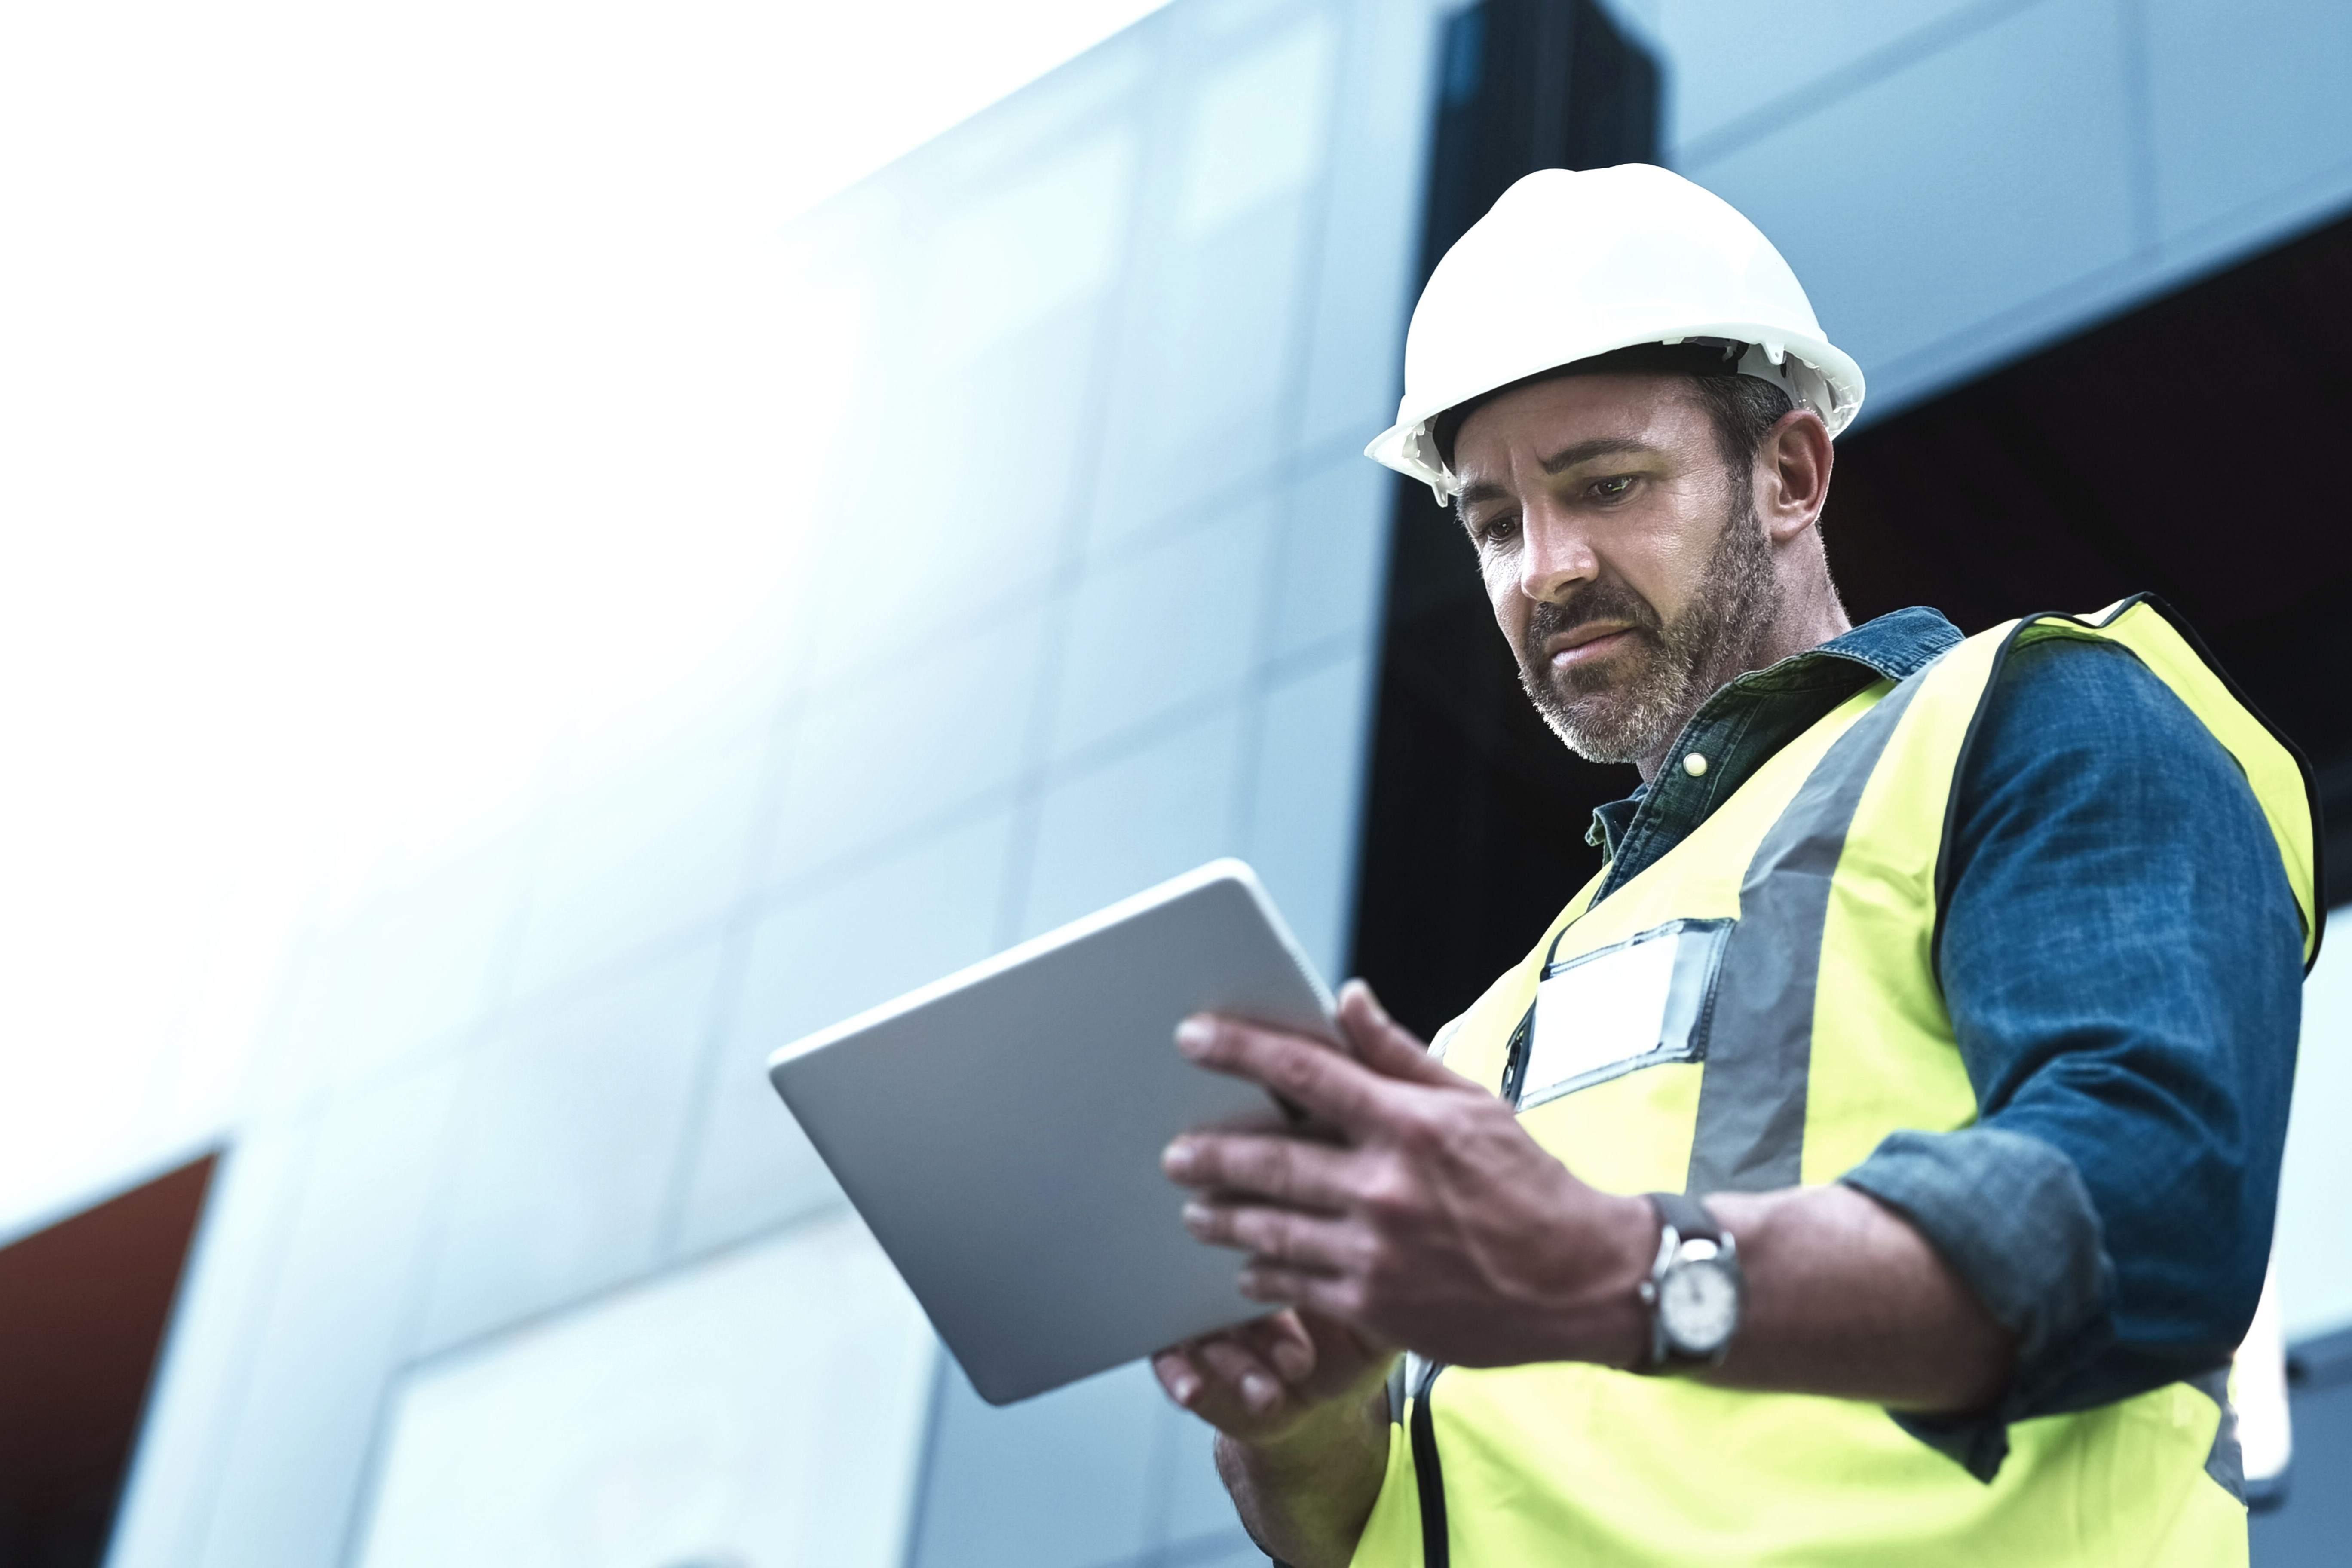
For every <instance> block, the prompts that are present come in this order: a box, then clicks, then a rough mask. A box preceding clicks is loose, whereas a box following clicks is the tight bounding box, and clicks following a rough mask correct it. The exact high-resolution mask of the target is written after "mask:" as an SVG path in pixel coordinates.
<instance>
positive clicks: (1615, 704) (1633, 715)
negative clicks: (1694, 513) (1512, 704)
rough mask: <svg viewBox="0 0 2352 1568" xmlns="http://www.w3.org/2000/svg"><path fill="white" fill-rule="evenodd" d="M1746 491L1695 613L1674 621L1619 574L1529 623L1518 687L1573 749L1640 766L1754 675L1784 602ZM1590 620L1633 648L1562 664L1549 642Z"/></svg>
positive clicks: (1702, 581)
mask: <svg viewBox="0 0 2352 1568" xmlns="http://www.w3.org/2000/svg"><path fill="white" fill-rule="evenodd" d="M1745 489H1746V487H1744V486H1743V487H1741V490H1742V492H1743V493H1742V494H1741V495H1740V499H1739V500H1738V501H1736V502H1734V503H1733V510H1732V515H1731V516H1729V517H1727V519H1726V520H1725V521H1724V527H1723V530H1722V531H1721V533H1719V534H1718V535H1717V539H1716V542H1715V547H1714V549H1712V550H1711V551H1709V552H1708V553H1707V559H1706V566H1705V568H1704V569H1703V570H1702V571H1701V573H1700V576H1699V584H1698V588H1697V590H1696V593H1695V594H1694V595H1692V597H1691V602H1690V604H1689V605H1688V606H1687V607H1685V609H1684V611H1683V613H1682V614H1681V615H1679V616H1675V618H1674V620H1673V621H1672V622H1667V621H1665V620H1664V619H1663V618H1662V617H1661V616H1659V614H1658V612H1657V610H1656V609H1655V608H1654V607H1653V606H1652V605H1651V604H1650V602H1649V601H1648V600H1647V599H1645V598H1643V596H1642V595H1639V594H1637V593H1635V592H1634V591H1633V589H1632V588H1630V587H1628V586H1626V585H1625V584H1623V583H1622V582H1620V581H1618V580H1617V579H1615V578H1613V577H1601V578H1596V579H1594V580H1593V581H1592V582H1591V583H1589V584H1585V586H1584V587H1582V588H1580V589H1579V590H1578V591H1577V593H1576V595H1575V597H1573V598H1571V599H1570V600H1569V601H1568V602H1567V603H1566V604H1564V605H1561V604H1551V603H1543V604H1538V605H1536V606H1535V608H1534V610H1533V611H1532V612H1531V613H1530V614H1529V615H1528V625H1527V630H1526V632H1525V633H1524V634H1523V636H1522V637H1521V638H1520V642H1519V646H1518V647H1517V649H1515V650H1514V651H1515V652H1516V653H1517V655H1518V661H1519V684H1520V685H1521V686H1523V687H1525V688H1526V689H1527V693H1528V700H1529V701H1531V702H1533V703H1534V704H1535V706H1536V711H1537V712H1538V713H1540V714H1542V715H1543V719H1544V722H1545V723H1547V724H1549V725H1550V726H1551V730H1552V733H1553V734H1555V735H1558V736H1559V738H1560V739H1561V740H1562V741H1564V742H1567V744H1568V748H1569V750H1570V751H1572V752H1576V753H1577V754H1578V755H1579V756H1583V757H1589V758H1591V760H1592V761H1594V762H1596V763H1638V762H1641V761H1643V759H1645V758H1647V757H1650V756H1653V755H1654V754H1656V753H1657V752H1659V751H1660V750H1661V749H1663V748H1664V746H1665V744H1666V742H1669V741H1671V740H1672V739H1674V736H1675V732H1676V731H1678V730H1680V729H1681V727H1682V726H1683V725H1684V724H1685V722H1686V721H1688V720H1689V718H1690V716H1691V715H1692V714H1693V713H1695V712H1696V711H1697V710H1698V706H1699V704H1700V703H1701V702H1703V701H1705V700H1706V698H1707V697H1708V696H1709V695H1710V694H1711V693H1713V692H1714V690H1715V689H1717V687H1719V686H1721V685H1723V684H1724V682H1726V681H1727V680H1730V679H1733V678H1734V677H1736V676H1738V675H1740V674H1742V673H1744V672H1745V671H1746V670H1747V669H1748V668H1749V666H1750V663H1751V658H1750V656H1751V655H1752V654H1753V653H1754V651H1755V650H1756V649H1757V648H1759V647H1761V646H1762V645H1763V643H1764V640H1765V637H1766V634H1767V632H1768V631H1769V628H1770V626H1772V624H1773V622H1774V620H1775V619H1777V618H1778V616H1779V615H1780V607H1781V597H1782V595H1781V590H1780V579H1779V578H1778V577H1777V576H1775V575H1774V574H1773V571H1772V556H1771V552H1770V550H1769V547H1768V546H1767V545H1766V544H1765V542H1764V528H1763V521H1762V520H1761V519H1760V518H1759V517H1758V516H1757V513H1756V507H1755V502H1754V501H1753V500H1749V499H1748V497H1747V495H1746V494H1745V493H1744V491H1745ZM1592 621H1622V622H1624V623H1625V624H1626V625H1627V626H1629V627H1630V628H1631V634H1630V636H1629V637H1627V639H1626V646H1625V647H1622V649H1620V650H1619V651H1617V652H1615V653H1612V654H1610V655H1608V656H1606V657H1605V658H1601V659H1598V660H1596V661H1594V663H1593V664H1592V665H1591V666H1590V667H1584V666H1577V665H1571V666H1570V667H1569V668H1566V669H1555V668H1552V663H1551V658H1550V656H1549V654H1547V653H1546V652H1545V651H1544V645H1545V644H1546V643H1547V642H1549V641H1550V640H1551V639H1552V638H1553V637H1557V636H1559V634H1560V633H1561V632H1564V631H1569V630H1571V629H1573V628H1574V627H1577V626H1583V625H1585V624H1587V623H1589V622H1592Z"/></svg>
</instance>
